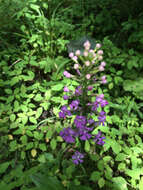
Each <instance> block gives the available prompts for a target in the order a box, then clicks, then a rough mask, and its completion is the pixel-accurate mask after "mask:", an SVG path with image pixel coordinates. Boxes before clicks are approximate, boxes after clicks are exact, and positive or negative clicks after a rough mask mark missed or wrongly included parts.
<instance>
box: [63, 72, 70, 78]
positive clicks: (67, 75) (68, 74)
mask: <svg viewBox="0 0 143 190" xmlns="http://www.w3.org/2000/svg"><path fill="white" fill-rule="evenodd" d="M63 74H64V76H65V77H67V78H71V74H70V73H69V72H67V71H64V73H63Z"/></svg>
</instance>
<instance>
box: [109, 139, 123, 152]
mask: <svg viewBox="0 0 143 190" xmlns="http://www.w3.org/2000/svg"><path fill="white" fill-rule="evenodd" d="M111 147H112V150H113V152H114V153H115V154H119V152H120V151H121V146H120V144H119V143H118V142H116V141H111Z"/></svg>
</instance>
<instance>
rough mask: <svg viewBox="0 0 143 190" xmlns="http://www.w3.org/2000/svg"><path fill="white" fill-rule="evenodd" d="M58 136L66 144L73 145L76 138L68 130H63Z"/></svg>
mask: <svg viewBox="0 0 143 190" xmlns="http://www.w3.org/2000/svg"><path fill="white" fill-rule="evenodd" d="M60 136H61V137H62V138H63V139H64V140H65V141H66V142H67V143H74V142H75V139H74V137H75V136H76V134H75V132H74V131H73V130H72V129H71V128H70V127H68V128H64V129H63V131H61V132H60Z"/></svg>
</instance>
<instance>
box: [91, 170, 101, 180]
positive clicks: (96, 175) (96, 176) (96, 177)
mask: <svg viewBox="0 0 143 190" xmlns="http://www.w3.org/2000/svg"><path fill="white" fill-rule="evenodd" d="M100 177H101V172H97V171H95V172H92V174H91V176H90V180H92V181H94V182H96V181H98V180H99V179H100Z"/></svg>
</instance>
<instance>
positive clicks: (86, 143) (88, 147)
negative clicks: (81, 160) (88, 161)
mask: <svg viewBox="0 0 143 190" xmlns="http://www.w3.org/2000/svg"><path fill="white" fill-rule="evenodd" d="M84 150H85V151H86V152H89V151H90V143H89V141H88V140H86V141H85V146H84Z"/></svg>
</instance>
